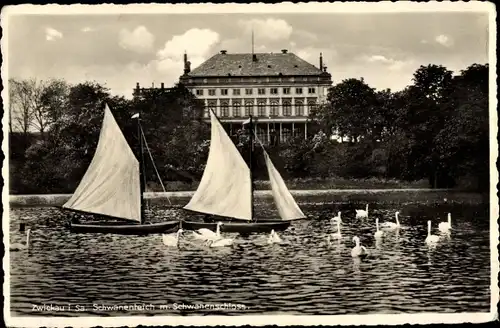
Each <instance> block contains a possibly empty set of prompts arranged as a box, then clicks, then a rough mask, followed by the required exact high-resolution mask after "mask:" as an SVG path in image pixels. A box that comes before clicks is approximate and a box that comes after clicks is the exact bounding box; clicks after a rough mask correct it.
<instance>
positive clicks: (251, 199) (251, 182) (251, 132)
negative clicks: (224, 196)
mask: <svg viewBox="0 0 500 328" xmlns="http://www.w3.org/2000/svg"><path fill="white" fill-rule="evenodd" d="M249 124H250V164H249V167H250V207H251V213H252V220H254V216H253V212H254V211H253V173H252V161H253V121H252V115H250V123H249Z"/></svg>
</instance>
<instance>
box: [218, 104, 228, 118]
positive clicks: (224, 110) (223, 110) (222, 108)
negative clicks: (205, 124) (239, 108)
mask: <svg viewBox="0 0 500 328" xmlns="http://www.w3.org/2000/svg"><path fill="white" fill-rule="evenodd" d="M220 116H221V117H228V116H229V103H228V102H227V101H223V102H221V104H220Z"/></svg>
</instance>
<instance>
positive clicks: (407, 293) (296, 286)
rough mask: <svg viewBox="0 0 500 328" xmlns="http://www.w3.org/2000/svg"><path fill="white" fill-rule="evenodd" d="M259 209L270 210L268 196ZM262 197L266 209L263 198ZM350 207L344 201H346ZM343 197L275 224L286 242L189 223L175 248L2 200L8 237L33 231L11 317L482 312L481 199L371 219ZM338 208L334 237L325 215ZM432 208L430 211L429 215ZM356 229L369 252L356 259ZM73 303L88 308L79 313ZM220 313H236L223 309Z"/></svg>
mask: <svg viewBox="0 0 500 328" xmlns="http://www.w3.org/2000/svg"><path fill="white" fill-rule="evenodd" d="M259 205H260V209H261V210H262V211H263V212H267V213H268V215H273V214H272V213H273V211H272V210H271V209H270V206H269V205H268V204H267V205H266V204H259ZM266 206H267V207H266ZM349 206H350V205H349ZM349 206H348V205H342V204H328V205H322V204H314V203H310V204H308V205H307V214H308V216H309V220H305V221H298V222H293V223H292V226H291V227H290V228H289V229H287V231H284V232H282V233H281V238H282V239H283V241H284V242H283V244H280V245H277V244H275V245H268V244H267V242H266V237H267V236H263V235H257V234H255V235H250V236H240V235H238V234H228V235H229V236H231V237H232V238H236V244H235V245H234V247H232V248H227V249H211V248H208V247H206V246H204V245H202V244H201V243H200V242H198V241H196V240H194V239H193V238H192V235H191V234H190V233H186V234H185V235H184V236H183V238H182V240H181V245H180V247H179V249H168V248H166V247H165V246H164V245H163V244H162V241H161V237H160V236H158V235H154V236H146V237H135V236H119V235H91V234H71V233H69V232H68V231H67V230H66V229H65V227H64V225H63V222H64V217H63V216H62V215H61V213H60V212H59V211H58V210H56V209H52V208H14V209H12V210H11V221H10V227H11V232H12V233H11V236H10V238H11V242H22V241H23V238H24V236H23V234H21V233H20V232H18V231H17V226H18V224H19V222H20V221H22V222H26V223H27V225H28V226H29V227H30V228H31V229H32V248H31V250H30V251H29V252H26V251H21V252H11V254H10V255H11V268H10V274H11V310H12V314H13V315H59V316H75V315H82V314H86V315H110V316H111V315H113V316H116V315H158V314H163V315H165V314H177V315H193V314H214V313H217V314H221V313H220V312H216V311H215V310H209V309H206V310H202V309H200V310H196V311H195V310H179V309H177V310H174V309H172V308H170V309H160V305H166V304H174V303H177V304H181V303H183V304H197V303H204V304H206V303H233V304H244V305H246V306H247V307H248V308H247V313H254V314H256V313H259V314H262V313H265V314H279V313H281V314H284V313H286V314H359V313H415V312H423V311H425V312H429V311H433V312H443V313H453V312H463V311H468V312H472V311H488V310H489V298H490V290H489V286H490V276H489V275H490V262H489V261H490V254H489V233H488V224H489V222H488V217H489V215H488V212H487V207H486V206H485V207H477V206H476V207H474V206H470V205H468V206H465V205H463V206H462V205H457V204H454V205H453V207H452V208H450V205H448V207H447V208H446V211H445V210H444V209H443V208H439V207H436V206H431V205H422V204H420V205H418V206H416V205H415V204H406V205H404V206H402V205H400V206H402V208H398V209H395V208H383V207H382V206H376V208H375V209H373V210H372V213H371V216H372V218H370V219H364V220H358V219H355V218H354V213H353V212H354V211H352V209H351V208H350V207H349ZM339 209H341V210H343V211H345V212H343V215H342V218H343V223H342V234H343V237H342V238H341V239H340V240H334V241H332V243H331V245H329V244H328V243H327V239H326V237H327V234H328V233H330V232H333V231H334V229H335V228H333V227H331V225H330V222H329V220H328V218H329V217H331V216H333V215H334V213H336V212H337V211H338V210H339ZM396 210H400V211H401V224H402V227H401V229H399V230H397V231H387V232H386V233H385V236H384V237H383V239H382V240H381V241H376V240H374V238H373V233H374V232H375V222H374V218H375V217H379V218H381V219H382V221H385V220H392V219H393V216H394V212H395V211H396ZM448 210H449V211H451V212H452V213H453V225H454V229H453V231H452V233H451V234H450V235H449V236H446V235H443V236H442V237H441V240H440V242H439V244H438V245H437V246H436V247H435V248H429V247H427V246H426V245H425V244H424V239H425V236H426V234H427V225H426V221H427V220H428V219H429V218H432V220H433V226H434V233H435V234H438V232H437V223H438V222H440V221H444V220H445V218H446V213H447V211H448ZM152 213H154V214H155V217H156V218H157V220H161V218H164V217H167V216H168V217H177V218H185V217H186V215H187V214H186V213H185V212H183V211H182V210H180V209H158V208H153V209H152ZM438 218H439V219H438ZM355 235H357V236H358V237H359V238H360V240H361V243H362V244H363V245H364V246H366V247H367V248H368V250H369V252H370V255H369V256H368V257H366V258H364V259H353V258H352V257H351V255H350V250H351V248H352V247H353V246H354V245H353V242H352V237H353V236H355ZM134 303H137V304H139V303H146V304H150V303H151V304H153V305H155V308H154V309H153V310H150V311H148V312H144V311H127V312H123V311H121V310H114V311H106V312H103V311H99V310H96V309H94V307H93V304H104V305H108V306H112V305H124V304H134ZM33 304H36V305H43V304H47V305H49V304H53V305H61V306H62V305H66V304H73V306H72V310H66V311H58V312H50V313H47V312H33V311H32V307H33ZM76 305H80V306H85V310H84V311H81V312H77V311H75V310H74V308H75V307H76ZM223 314H226V315H235V314H241V311H231V310H228V311H225V312H224V313H223Z"/></svg>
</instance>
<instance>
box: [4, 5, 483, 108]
mask: <svg viewBox="0 0 500 328" xmlns="http://www.w3.org/2000/svg"><path fill="white" fill-rule="evenodd" d="M252 29H253V31H254V35H255V38H254V40H255V51H256V52H280V51H281V49H288V51H289V52H292V53H295V54H296V55H298V56H299V57H301V58H303V59H305V60H307V61H308V62H310V63H312V64H314V65H316V66H319V54H320V53H323V58H324V63H325V65H326V66H327V67H328V72H329V73H330V74H332V80H333V83H334V84H337V83H339V82H341V81H342V80H344V79H347V78H361V77H363V78H364V80H365V82H366V83H368V84H369V85H370V86H371V87H374V88H376V89H377V90H382V89H386V88H391V89H392V90H394V91H396V90H401V89H403V88H404V87H406V86H407V85H409V84H411V83H412V82H411V79H412V76H413V73H414V72H415V70H416V69H417V68H418V67H420V65H428V64H438V65H443V66H445V67H447V68H448V69H450V70H452V71H454V72H457V73H458V72H459V71H460V70H462V69H465V68H467V67H468V66H469V65H471V64H473V63H479V64H486V63H488V15H487V14H486V13H477V12H476V13H473V12H472V13H471V12H469V13H467V12H453V13H433V12H427V13H415V12H410V13H408V12H407V13H328V12H327V13H284V14H283V13H281V14H280V13H268V14H263V13H249V14H242V13H236V14H228V13H219V14H218V13H209V14H161V13H160V14H126V15H125V14H122V15H117V14H109V15H105V14H99V15H90V14H85V15H45V14H38V15H15V16H14V15H13V16H10V17H9V20H8V23H7V31H6V33H7V36H8V42H7V54H8V62H7V65H8V73H9V77H14V78H37V79H41V80H46V79H50V78H61V79H65V80H67V81H68V82H70V83H80V82H84V81H88V80H90V81H97V82H99V83H102V84H105V85H106V86H107V87H108V88H109V89H110V91H111V93H112V94H114V95H122V96H125V97H127V98H130V97H131V95H132V90H133V88H134V87H135V85H136V83H137V82H139V83H140V84H141V86H145V87H147V86H151V85H152V84H153V83H154V85H155V86H159V85H160V83H161V82H164V83H165V85H166V86H172V85H174V84H175V83H177V82H178V79H179V76H180V75H182V73H183V55H184V52H186V53H187V54H188V58H189V60H190V61H191V63H192V65H191V68H192V69H193V68H195V67H197V66H198V65H200V64H201V63H202V62H203V61H205V60H207V59H208V58H210V57H211V56H213V55H215V54H217V53H218V52H219V51H220V50H227V52H228V53H249V52H251V49H252V48H251V47H252V43H251V40H252V39H251V31H252Z"/></svg>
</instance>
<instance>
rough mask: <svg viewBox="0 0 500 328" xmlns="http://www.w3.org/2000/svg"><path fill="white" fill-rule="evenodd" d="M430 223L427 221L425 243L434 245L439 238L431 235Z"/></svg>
mask: <svg viewBox="0 0 500 328" xmlns="http://www.w3.org/2000/svg"><path fill="white" fill-rule="evenodd" d="M431 224H432V223H431V221H430V220H429V221H427V238H425V242H426V243H427V244H436V243H437V242H438V241H439V236H437V235H433V234H431Z"/></svg>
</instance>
